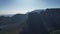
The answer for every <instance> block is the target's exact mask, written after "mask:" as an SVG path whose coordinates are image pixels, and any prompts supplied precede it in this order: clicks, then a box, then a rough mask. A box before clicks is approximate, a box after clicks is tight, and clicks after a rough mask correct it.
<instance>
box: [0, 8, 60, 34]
mask: <svg viewBox="0 0 60 34" xmlns="http://www.w3.org/2000/svg"><path fill="white" fill-rule="evenodd" d="M55 30H60V8H48V9H44V10H43V9H42V10H40V9H39V10H34V11H32V12H29V13H26V14H16V15H14V16H12V17H4V16H0V31H2V32H4V31H5V32H8V33H6V34H9V33H11V34H17V33H18V34H50V32H52V31H55ZM4 34H5V33H4Z"/></svg>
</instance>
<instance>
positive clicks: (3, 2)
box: [0, 0, 60, 14]
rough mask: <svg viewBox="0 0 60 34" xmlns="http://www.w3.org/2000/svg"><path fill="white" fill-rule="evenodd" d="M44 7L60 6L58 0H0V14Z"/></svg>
mask: <svg viewBox="0 0 60 34" xmlns="http://www.w3.org/2000/svg"><path fill="white" fill-rule="evenodd" d="M45 8H60V0H0V14H16V13H23V14H24V13H26V12H30V11H32V10H35V9H45Z"/></svg>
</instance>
